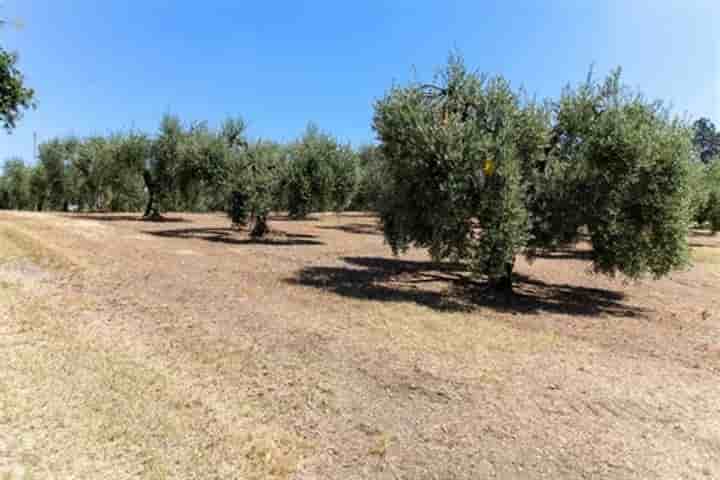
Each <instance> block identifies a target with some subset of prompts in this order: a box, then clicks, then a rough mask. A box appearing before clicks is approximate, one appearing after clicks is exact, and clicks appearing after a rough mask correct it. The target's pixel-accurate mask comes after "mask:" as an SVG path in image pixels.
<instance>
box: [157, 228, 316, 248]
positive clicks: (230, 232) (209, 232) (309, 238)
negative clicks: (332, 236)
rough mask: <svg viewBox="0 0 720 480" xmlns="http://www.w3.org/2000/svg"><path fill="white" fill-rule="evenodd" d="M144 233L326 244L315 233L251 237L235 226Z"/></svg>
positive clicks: (260, 242)
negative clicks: (317, 238)
mask: <svg viewBox="0 0 720 480" xmlns="http://www.w3.org/2000/svg"><path fill="white" fill-rule="evenodd" d="M143 233H146V234H148V235H155V236H157V237H165V238H181V239H186V240H187V239H199V240H206V241H208V242H219V243H227V244H230V245H274V246H292V245H324V243H323V242H321V241H319V240H315V238H316V237H315V235H301V234H290V233H283V232H278V231H277V230H273V231H272V232H271V233H270V235H269V236H267V237H263V238H249V237H247V236H246V234H245V233H243V232H241V231H238V230H236V229H233V228H179V229H173V230H145V231H143Z"/></svg>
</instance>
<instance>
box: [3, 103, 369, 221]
mask: <svg viewBox="0 0 720 480" xmlns="http://www.w3.org/2000/svg"><path fill="white" fill-rule="evenodd" d="M373 152H374V147H364V148H362V149H360V151H359V152H356V151H354V150H353V149H351V148H350V147H349V146H347V145H343V144H341V143H339V142H338V141H337V140H336V139H335V138H334V137H332V136H331V135H329V134H327V133H325V132H323V131H321V130H320V129H319V128H318V127H317V126H315V125H312V124H311V125H309V126H308V128H307V130H306V132H305V133H304V135H303V136H302V137H301V138H299V139H298V140H297V141H295V142H292V143H289V144H279V143H275V142H270V141H255V142H250V141H249V140H248V139H247V137H246V134H245V123H244V122H243V121H242V120H241V119H228V120H226V121H225V122H224V123H223V124H222V125H221V126H220V128H219V129H215V130H214V129H211V128H209V127H208V125H207V123H204V122H202V123H192V124H187V125H186V124H183V123H182V122H181V121H180V119H179V118H178V117H176V116H171V115H166V116H165V117H163V119H162V121H161V124H160V128H159V130H158V132H157V134H156V135H154V136H150V135H147V134H143V133H139V132H130V133H122V134H114V135H110V136H93V137H88V138H84V139H77V138H64V139H53V140H50V141H48V142H45V143H43V144H41V145H40V148H39V161H38V162H37V165H35V166H26V165H24V164H23V162H22V161H21V160H19V159H11V160H8V161H6V163H5V166H4V170H3V175H2V177H0V208H10V209H26V210H68V209H70V208H73V209H79V210H88V211H100V210H105V211H139V210H141V209H144V215H145V216H146V217H149V218H157V217H158V216H160V212H161V211H168V210H176V211H180V210H185V211H216V210H228V211H229V213H230V214H231V216H232V218H233V220H234V221H235V222H236V223H245V222H247V221H252V222H253V223H254V224H256V226H257V228H256V229H255V230H254V231H255V233H256V234H261V233H264V232H265V231H266V230H267V226H266V219H267V215H268V213H269V212H270V211H271V210H287V211H288V212H289V214H290V215H291V216H292V217H295V218H303V217H305V216H307V215H308V214H310V213H311V212H316V211H326V210H335V211H340V210H343V209H345V208H347V207H348V206H350V205H351V202H353V200H355V202H354V203H353V207H354V208H363V209H364V208H368V207H369V206H370V202H372V199H371V196H372V195H373V192H374V190H373V187H371V186H369V185H367V184H368V183H369V181H370V178H369V176H368V174H369V173H372V168H373V167H374V166H375V165H376V163H377V159H375V158H374V157H375V156H376V155H375V154H374V153H373ZM357 191H361V192H362V194H361V195H360V196H358V197H356V196H355V193H356V192H357Z"/></svg>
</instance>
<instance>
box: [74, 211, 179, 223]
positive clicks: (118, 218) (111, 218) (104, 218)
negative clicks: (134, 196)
mask: <svg viewBox="0 0 720 480" xmlns="http://www.w3.org/2000/svg"><path fill="white" fill-rule="evenodd" d="M63 217H65V218H72V219H75V220H95V221H98V222H148V223H183V222H185V223H188V222H192V220H187V219H184V218H181V217H157V218H145V217H143V216H140V215H138V216H135V215H93V214H84V213H83V214H77V215H73V214H67V215H63Z"/></svg>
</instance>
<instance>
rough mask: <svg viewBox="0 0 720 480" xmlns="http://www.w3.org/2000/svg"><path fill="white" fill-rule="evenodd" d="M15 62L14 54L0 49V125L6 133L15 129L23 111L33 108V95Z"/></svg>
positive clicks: (16, 59) (16, 58)
mask: <svg viewBox="0 0 720 480" xmlns="http://www.w3.org/2000/svg"><path fill="white" fill-rule="evenodd" d="M17 61H18V56H17V54H16V53H13V52H8V51H6V50H5V49H4V48H2V47H0V123H1V124H2V126H3V127H4V128H5V130H7V131H8V132H10V131H12V130H13V129H14V128H15V125H16V123H17V121H18V119H19V118H20V117H21V116H22V112H23V110H25V109H27V108H30V107H31V106H33V103H32V101H33V97H34V95H35V92H34V91H33V90H32V89H31V88H28V87H26V86H25V80H24V78H23V75H22V73H21V72H20V70H19V69H18V67H17Z"/></svg>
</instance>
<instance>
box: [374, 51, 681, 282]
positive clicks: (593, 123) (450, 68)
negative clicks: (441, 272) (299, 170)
mask: <svg viewBox="0 0 720 480" xmlns="http://www.w3.org/2000/svg"><path fill="white" fill-rule="evenodd" d="M373 127H374V129H375V131H376V133H377V136H378V139H379V141H380V145H379V148H380V151H381V153H382V155H383V157H384V158H385V166H384V169H385V173H386V179H385V182H384V184H385V188H384V194H383V197H382V200H381V202H380V216H381V221H382V225H383V229H384V233H385V237H386V239H387V241H388V243H389V244H390V246H391V248H392V249H393V251H394V252H396V253H397V252H399V251H403V250H405V249H407V248H408V247H410V246H418V247H426V248H428V249H429V251H430V254H431V256H432V257H433V258H434V259H436V260H451V261H456V262H462V263H464V264H465V265H466V266H467V267H468V269H469V270H470V271H471V272H472V273H473V274H474V275H476V276H480V275H485V276H487V277H488V278H489V279H490V281H491V282H492V283H493V284H494V285H497V286H499V287H502V288H510V287H511V286H512V270H513V265H514V262H515V259H516V257H517V255H518V254H520V253H523V252H524V253H526V254H529V255H533V254H536V253H537V252H538V251H540V250H552V249H554V248H557V247H558V246H560V245H563V244H565V243H569V242H572V241H573V240H574V239H576V238H577V236H578V234H579V232H580V231H581V230H582V229H587V230H588V231H589V233H590V238H591V241H592V244H593V260H594V266H595V269H596V270H597V271H599V272H604V273H608V274H614V273H616V272H620V273H623V274H625V275H627V276H629V277H633V278H635V277H638V276H640V275H642V274H645V273H652V274H654V275H656V276H660V275H663V274H665V273H667V272H669V271H670V270H672V269H674V268H678V267H680V266H682V265H684V264H685V261H686V258H687V244H686V237H685V235H686V233H687V228H688V218H689V208H688V205H687V200H686V199H687V184H688V183H687V181H688V159H689V157H690V155H691V143H690V134H689V129H688V128H687V127H686V126H685V125H683V124H681V123H679V122H677V121H674V120H671V119H669V118H668V116H667V114H666V113H665V112H664V111H662V109H661V108H660V106H659V105H657V104H654V103H647V102H645V101H644V100H643V99H642V97H640V96H632V95H629V94H627V93H626V92H625V91H624V90H623V89H622V88H621V86H620V83H619V72H617V73H614V74H613V75H611V76H610V77H609V79H608V80H607V81H606V82H604V83H600V84H598V83H596V82H593V81H591V80H589V81H588V82H587V83H586V84H584V85H583V86H581V87H580V88H578V89H576V90H572V89H567V90H566V91H565V92H564V94H563V96H562V97H561V99H560V101H559V102H556V103H554V104H550V105H537V104H535V103H534V102H530V101H527V100H524V99H523V97H522V95H520V94H519V93H517V92H515V91H514V90H513V89H512V88H511V87H510V85H509V83H508V82H507V81H506V80H504V79H503V78H501V77H489V76H484V75H478V74H475V73H472V72H470V71H468V70H467V68H466V67H465V65H464V63H463V62H462V60H461V59H459V58H457V57H451V58H450V61H449V63H448V65H447V67H446V68H445V69H444V70H443V71H442V72H441V73H440V74H438V76H437V77H436V80H435V82H434V83H432V84H420V83H411V84H410V85H407V86H400V87H394V88H392V89H391V90H390V91H389V92H388V93H387V94H386V95H385V96H384V97H383V98H382V99H380V100H379V101H378V102H377V103H376V105H375V115H374V120H373Z"/></svg>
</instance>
